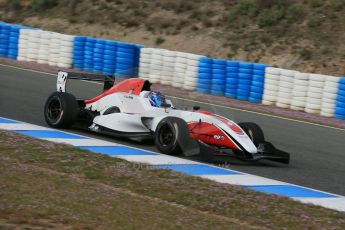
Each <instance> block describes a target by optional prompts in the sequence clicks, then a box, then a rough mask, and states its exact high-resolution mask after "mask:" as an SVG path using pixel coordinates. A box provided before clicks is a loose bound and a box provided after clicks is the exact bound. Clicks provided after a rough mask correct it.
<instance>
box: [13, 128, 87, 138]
mask: <svg viewBox="0 0 345 230" xmlns="http://www.w3.org/2000/svg"><path fill="white" fill-rule="evenodd" d="M16 132H17V133H20V134H24V135H28V136H31V137H36V138H68V139H85V137H81V136H78V135H73V134H69V133H65V132H60V131H53V130H16Z"/></svg>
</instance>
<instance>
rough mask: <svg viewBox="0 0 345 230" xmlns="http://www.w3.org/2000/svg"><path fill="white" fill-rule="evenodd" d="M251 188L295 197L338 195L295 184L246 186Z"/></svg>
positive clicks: (328, 196)
mask: <svg viewBox="0 0 345 230" xmlns="http://www.w3.org/2000/svg"><path fill="white" fill-rule="evenodd" d="M246 187H247V188H249V189H252V190H255V191H259V192H264V193H269V194H276V195H280V196H287V197H294V198H298V197H299V198H307V197H308V198H331V197H338V196H336V195H332V194H328V193H323V192H320V191H314V190H311V189H307V188H301V187H298V186H294V185H260V186H246Z"/></svg>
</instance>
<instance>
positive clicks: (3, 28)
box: [0, 22, 11, 57]
mask: <svg viewBox="0 0 345 230" xmlns="http://www.w3.org/2000/svg"><path fill="white" fill-rule="evenodd" d="M10 34H11V26H10V25H8V24H7V23H3V22H0V57H7V55H8V48H9V42H10Z"/></svg>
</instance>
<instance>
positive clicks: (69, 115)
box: [44, 92, 79, 128]
mask: <svg viewBox="0 0 345 230" xmlns="http://www.w3.org/2000/svg"><path fill="white" fill-rule="evenodd" d="M53 100H58V101H59V103H60V106H61V113H60V115H59V118H58V119H56V120H53V119H51V118H50V117H49V115H48V107H49V105H50V104H51V103H52V101H53ZM78 112H79V108H78V102H77V100H76V98H75V97H74V96H73V95H72V94H69V93H62V92H54V93H53V94H51V95H50V96H49V97H48V99H47V101H46V103H45V107H44V117H45V120H46V122H47V124H48V125H50V126H52V127H55V128H69V127H70V126H72V125H73V123H74V122H75V121H76V119H77V116H78Z"/></svg>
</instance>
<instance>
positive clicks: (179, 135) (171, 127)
mask: <svg viewBox="0 0 345 230" xmlns="http://www.w3.org/2000/svg"><path fill="white" fill-rule="evenodd" d="M189 139H190V135H189V130H188V126H187V123H186V122H185V121H184V120H182V119H180V118H177V117H166V118H164V119H163V120H161V121H160V122H159V124H158V126H157V128H156V131H155V144H156V146H157V148H158V150H159V151H161V152H162V153H164V154H169V155H178V154H181V153H182V152H183V149H182V148H183V147H184V143H185V142H186V141H188V140H189Z"/></svg>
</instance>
